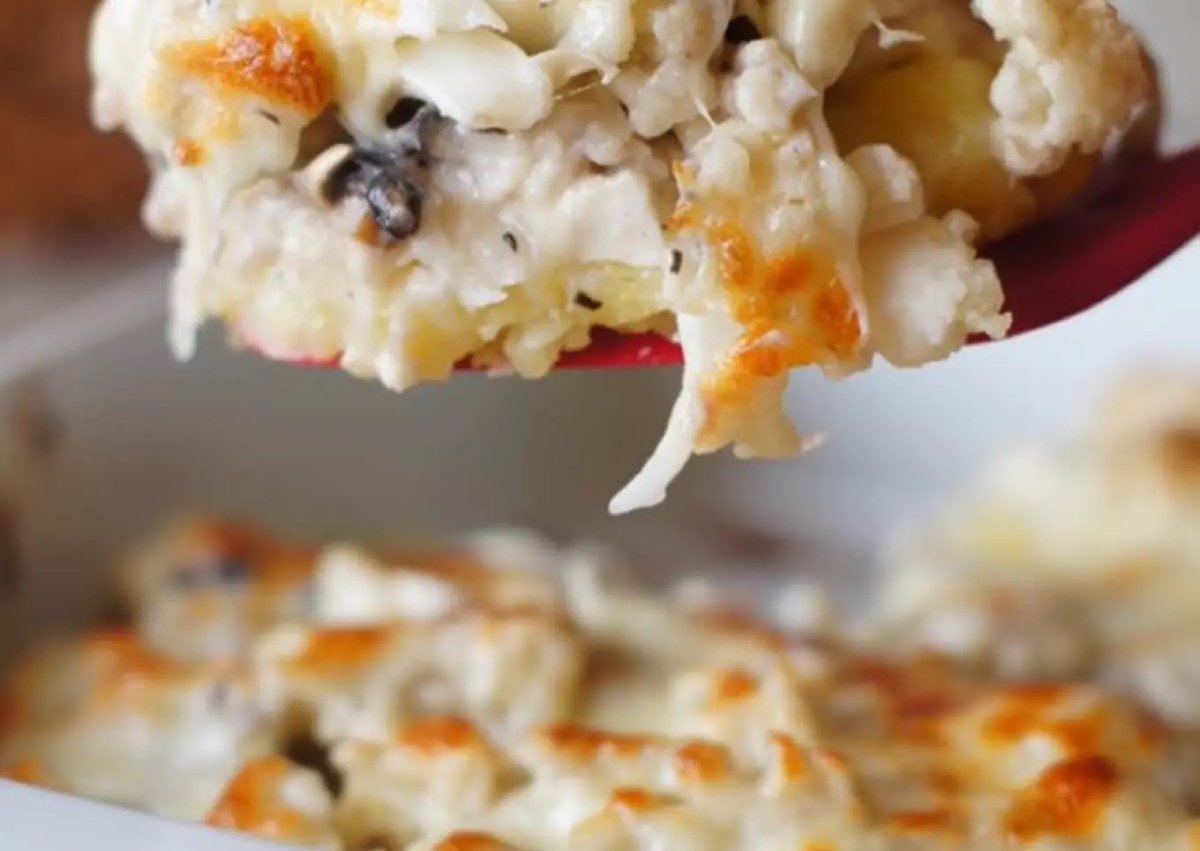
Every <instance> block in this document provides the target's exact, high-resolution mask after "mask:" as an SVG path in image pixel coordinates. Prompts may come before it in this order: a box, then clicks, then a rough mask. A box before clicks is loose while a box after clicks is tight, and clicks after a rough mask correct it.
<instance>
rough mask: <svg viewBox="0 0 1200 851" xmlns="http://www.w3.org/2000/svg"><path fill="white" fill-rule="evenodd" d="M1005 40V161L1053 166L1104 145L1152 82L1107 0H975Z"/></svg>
mask: <svg viewBox="0 0 1200 851" xmlns="http://www.w3.org/2000/svg"><path fill="white" fill-rule="evenodd" d="M972 8H973V9H974V10H975V13H976V14H977V15H978V16H979V17H980V18H982V19H983V20H984V21H986V22H987V23H988V24H989V25H990V26H991V27H992V29H993V30H994V32H995V34H996V37H997V38H998V39H1000V40H1002V41H1005V42H1008V44H1009V51H1008V54H1007V56H1006V57H1005V59H1004V64H1003V65H1002V66H1001V68H1000V72H999V73H998V74H997V75H996V79H995V81H993V83H992V105H993V106H994V107H995V108H996V111H997V112H998V113H999V121H998V123H997V125H996V131H995V132H996V141H997V144H998V146H999V149H1000V153H1001V156H1002V157H1003V159H1004V164H1005V165H1006V166H1007V167H1008V168H1009V169H1011V170H1012V171H1014V172H1016V173H1018V174H1023V175H1041V174H1048V173H1049V172H1051V171H1053V170H1054V169H1056V168H1058V167H1059V166H1060V165H1062V163H1063V162H1064V161H1065V159H1066V157H1067V155H1068V154H1069V153H1070V151H1071V150H1072V149H1073V148H1079V149H1081V150H1083V151H1085V152H1093V151H1097V150H1100V149H1101V148H1102V147H1104V146H1105V145H1106V144H1107V143H1108V142H1109V141H1111V140H1112V139H1113V137H1114V136H1116V135H1117V134H1118V133H1120V132H1121V131H1123V130H1125V129H1126V128H1127V127H1128V126H1129V124H1130V123H1131V122H1132V121H1133V119H1134V118H1135V117H1136V114H1137V112H1138V109H1139V107H1140V106H1141V105H1142V104H1143V103H1144V102H1145V101H1146V99H1147V96H1148V94H1149V91H1150V83H1149V79H1148V75H1147V73H1146V69H1145V66H1144V65H1143V63H1142V56H1141V50H1140V48H1139V47H1138V43H1137V40H1136V39H1135V38H1134V35H1133V33H1132V32H1131V31H1130V30H1129V29H1128V27H1126V26H1125V24H1123V23H1122V22H1121V20H1120V18H1118V17H1117V13H1116V12H1115V11H1114V10H1113V8H1112V7H1111V6H1109V5H1108V3H1107V2H1105V0H973V2H972Z"/></svg>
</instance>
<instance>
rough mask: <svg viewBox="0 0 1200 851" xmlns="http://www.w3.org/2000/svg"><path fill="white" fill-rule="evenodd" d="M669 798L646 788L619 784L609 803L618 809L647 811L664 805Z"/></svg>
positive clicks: (633, 811)
mask: <svg viewBox="0 0 1200 851" xmlns="http://www.w3.org/2000/svg"><path fill="white" fill-rule="evenodd" d="M667 803H668V800H667V799H666V798H664V797H663V796H662V795H655V794H654V793H653V792H649V791H647V790H645V789H637V788H634V787H629V786H619V787H617V788H616V789H614V790H613V793H612V796H611V797H610V798H609V804H610V805H611V806H612V807H613V808H614V809H618V810H626V811H628V812H632V813H641V812H646V811H647V810H653V809H655V808H657V807H661V806H664V805H666V804H667Z"/></svg>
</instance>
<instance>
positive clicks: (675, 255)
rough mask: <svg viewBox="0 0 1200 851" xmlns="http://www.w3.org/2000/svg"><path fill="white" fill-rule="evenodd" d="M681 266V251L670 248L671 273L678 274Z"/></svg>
mask: <svg viewBox="0 0 1200 851" xmlns="http://www.w3.org/2000/svg"><path fill="white" fill-rule="evenodd" d="M682 268H683V252H682V251H680V250H679V249H677V248H675V249H672V250H671V274H672V275H678V274H679V270H680V269H682Z"/></svg>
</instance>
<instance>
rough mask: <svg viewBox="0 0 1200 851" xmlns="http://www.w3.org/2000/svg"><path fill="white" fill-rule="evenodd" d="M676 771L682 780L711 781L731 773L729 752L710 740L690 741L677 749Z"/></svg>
mask: <svg viewBox="0 0 1200 851" xmlns="http://www.w3.org/2000/svg"><path fill="white" fill-rule="evenodd" d="M675 773H676V775H677V776H678V777H679V779H680V780H683V781H698V782H711V781H713V780H720V779H721V778H723V777H728V776H729V775H730V773H731V768H730V764H729V754H728V752H727V751H726V750H725V749H724V748H722V747H720V746H719V745H713V744H709V743H708V742H698V741H697V742H688V743H687V744H685V745H683V746H682V747H681V748H679V750H677V751H675Z"/></svg>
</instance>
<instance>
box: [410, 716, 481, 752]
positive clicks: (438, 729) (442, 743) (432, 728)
mask: <svg viewBox="0 0 1200 851" xmlns="http://www.w3.org/2000/svg"><path fill="white" fill-rule="evenodd" d="M397 741H398V742H399V743H400V744H402V745H404V746H406V747H410V748H412V749H414V750H419V751H422V752H423V753H427V754H437V753H444V752H446V751H453V750H461V749H462V748H466V747H475V746H477V745H479V744H480V743H481V741H482V740H481V739H480V737H479V733H478V732H477V731H476V730H475V727H474V725H472V724H471V722H469V721H465V720H463V719H462V718H454V717H445V718H425V719H422V720H421V721H418V722H416V723H415V724H411V725H409V726H408V727H406V728H405V729H404V730H402V731H401V732H400V735H399V736H398V737H397Z"/></svg>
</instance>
